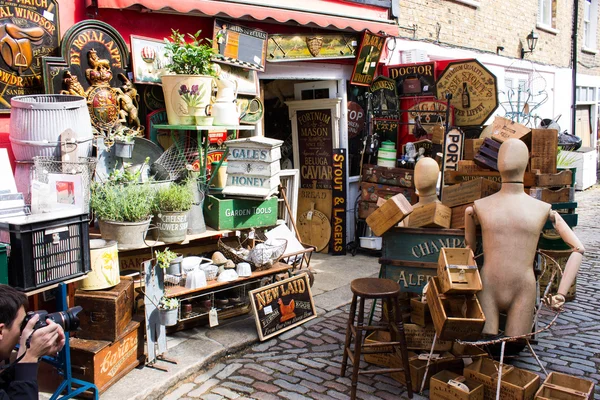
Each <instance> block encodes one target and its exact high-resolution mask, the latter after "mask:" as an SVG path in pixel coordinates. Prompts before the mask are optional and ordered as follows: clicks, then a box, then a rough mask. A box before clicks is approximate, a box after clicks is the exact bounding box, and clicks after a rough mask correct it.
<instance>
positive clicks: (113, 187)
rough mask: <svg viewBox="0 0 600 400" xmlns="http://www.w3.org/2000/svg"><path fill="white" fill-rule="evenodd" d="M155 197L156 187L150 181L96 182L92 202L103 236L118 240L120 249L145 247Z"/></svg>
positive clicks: (93, 187) (91, 197)
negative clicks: (153, 187)
mask: <svg viewBox="0 0 600 400" xmlns="http://www.w3.org/2000/svg"><path fill="white" fill-rule="evenodd" d="M153 199H154V190H152V189H151V187H150V186H149V185H147V184H141V185H140V184H128V185H119V184H115V183H111V182H103V183H100V182H97V183H95V184H94V185H93V186H92V191H91V196H90V205H91V207H92V210H93V211H94V214H95V215H96V217H97V218H98V222H99V225H100V233H101V234H102V238H103V239H105V240H116V241H117V243H118V247H119V248H120V249H123V248H136V247H143V246H144V238H145V236H146V232H147V231H148V227H149V225H150V220H151V216H152V206H153V204H154V203H153Z"/></svg>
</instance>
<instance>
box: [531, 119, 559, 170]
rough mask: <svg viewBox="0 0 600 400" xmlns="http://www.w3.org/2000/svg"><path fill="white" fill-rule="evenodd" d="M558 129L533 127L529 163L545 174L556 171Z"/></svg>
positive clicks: (532, 167) (532, 168)
mask: <svg viewBox="0 0 600 400" xmlns="http://www.w3.org/2000/svg"><path fill="white" fill-rule="evenodd" d="M557 152H558V131H557V130H556V129H532V130H531V147H530V158H529V165H530V169H531V170H534V169H537V170H539V171H540V172H542V173H544V174H555V173H556V153H557Z"/></svg>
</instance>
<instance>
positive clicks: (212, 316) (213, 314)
mask: <svg viewBox="0 0 600 400" xmlns="http://www.w3.org/2000/svg"><path fill="white" fill-rule="evenodd" d="M217 325H219V317H218V315H217V309H216V308H212V309H211V310H210V311H209V313H208V326H210V327H211V328H212V327H213V326H217Z"/></svg>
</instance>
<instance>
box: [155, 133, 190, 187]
mask: <svg viewBox="0 0 600 400" xmlns="http://www.w3.org/2000/svg"><path fill="white" fill-rule="evenodd" d="M198 160H200V158H199V157H198V141H197V140H196V139H195V138H194V137H192V136H191V135H179V137H177V138H175V140H174V142H173V144H172V145H171V147H169V148H168V149H167V150H165V152H164V153H163V154H162V155H161V156H160V157H159V158H158V160H156V161H155V162H154V163H153V164H152V171H153V172H154V173H155V174H157V175H158V176H161V177H162V178H163V179H165V178H167V176H168V179H170V180H179V179H183V178H185V177H186V176H187V173H188V167H187V166H188V165H193V164H194V163H195V162H199V161H198Z"/></svg>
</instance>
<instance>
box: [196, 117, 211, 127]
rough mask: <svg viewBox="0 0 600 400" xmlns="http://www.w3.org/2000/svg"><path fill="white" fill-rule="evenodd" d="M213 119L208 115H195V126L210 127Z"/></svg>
mask: <svg viewBox="0 0 600 400" xmlns="http://www.w3.org/2000/svg"><path fill="white" fill-rule="evenodd" d="M214 121H215V117H211V116H209V115H196V124H197V125H201V126H212V124H213V122H214Z"/></svg>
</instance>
